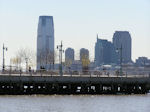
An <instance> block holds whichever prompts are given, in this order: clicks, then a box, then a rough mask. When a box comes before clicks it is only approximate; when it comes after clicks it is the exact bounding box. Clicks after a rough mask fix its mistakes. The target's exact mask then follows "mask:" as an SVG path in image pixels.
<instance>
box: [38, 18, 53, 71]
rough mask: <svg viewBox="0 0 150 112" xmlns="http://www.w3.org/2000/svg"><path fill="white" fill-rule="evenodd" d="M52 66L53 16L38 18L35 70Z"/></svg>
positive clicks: (47, 68)
mask: <svg viewBox="0 0 150 112" xmlns="http://www.w3.org/2000/svg"><path fill="white" fill-rule="evenodd" d="M52 64H53V65H54V22H53V16H40V17H39V23H38V31H37V70H39V69H46V70H49V69H51V68H52V67H51V65H52Z"/></svg>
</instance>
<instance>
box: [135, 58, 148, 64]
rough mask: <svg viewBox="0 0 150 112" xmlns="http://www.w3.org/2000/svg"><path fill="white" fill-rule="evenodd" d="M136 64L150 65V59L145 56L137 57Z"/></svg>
mask: <svg viewBox="0 0 150 112" xmlns="http://www.w3.org/2000/svg"><path fill="white" fill-rule="evenodd" d="M135 64H136V65H137V66H147V65H150V59H148V58H147V57H139V58H138V59H136V63H135Z"/></svg>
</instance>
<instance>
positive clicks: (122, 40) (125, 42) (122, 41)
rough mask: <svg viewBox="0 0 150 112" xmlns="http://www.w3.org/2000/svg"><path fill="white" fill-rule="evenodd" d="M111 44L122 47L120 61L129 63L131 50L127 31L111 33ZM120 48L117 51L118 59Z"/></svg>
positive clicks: (129, 36) (116, 47)
mask: <svg viewBox="0 0 150 112" xmlns="http://www.w3.org/2000/svg"><path fill="white" fill-rule="evenodd" d="M113 44H114V47H115V49H116V50H117V49H121V48H122V62H123V63H130V62H132V59H131V50H132V39H131V35H130V33H129V32H128V31H116V32H115V33H114V35H113ZM120 53H121V52H120V50H119V52H118V60H120Z"/></svg>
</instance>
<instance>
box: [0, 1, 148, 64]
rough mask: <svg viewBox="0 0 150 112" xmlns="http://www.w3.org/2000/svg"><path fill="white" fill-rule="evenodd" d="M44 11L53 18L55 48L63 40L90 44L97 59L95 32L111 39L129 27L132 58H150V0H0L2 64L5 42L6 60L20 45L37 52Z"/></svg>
mask: <svg viewBox="0 0 150 112" xmlns="http://www.w3.org/2000/svg"><path fill="white" fill-rule="evenodd" d="M41 15H50V16H53V18H54V28H55V48H56V46H57V45H59V44H60V41H61V40H62V41H63V44H64V50H65V49H66V48H67V47H72V48H74V49H75V55H76V59H77V58H78V57H79V50H80V48H87V49H89V52H90V59H91V60H93V59H94V46H95V42H96V35H97V34H98V35H99V38H101V39H108V40H109V41H112V37H113V33H114V32H115V31H129V32H130V34H131V38H132V59H133V61H135V59H137V58H138V57H141V56H146V57H148V58H150V0H0V49H1V50H0V65H1V64H2V46H3V43H4V44H5V46H6V47H8V51H7V52H6V53H5V55H6V56H5V58H6V64H9V62H10V58H12V57H14V56H15V54H16V52H17V51H18V50H19V49H20V48H29V49H32V50H34V51H35V52H36V40H37V26H38V19H39V16H41Z"/></svg>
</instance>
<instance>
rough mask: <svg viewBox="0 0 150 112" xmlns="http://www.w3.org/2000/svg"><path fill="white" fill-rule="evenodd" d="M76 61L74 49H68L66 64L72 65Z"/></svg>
mask: <svg viewBox="0 0 150 112" xmlns="http://www.w3.org/2000/svg"><path fill="white" fill-rule="evenodd" d="M73 61H74V49H72V48H67V49H66V50H65V62H66V63H69V62H70V63H72V62H73Z"/></svg>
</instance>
